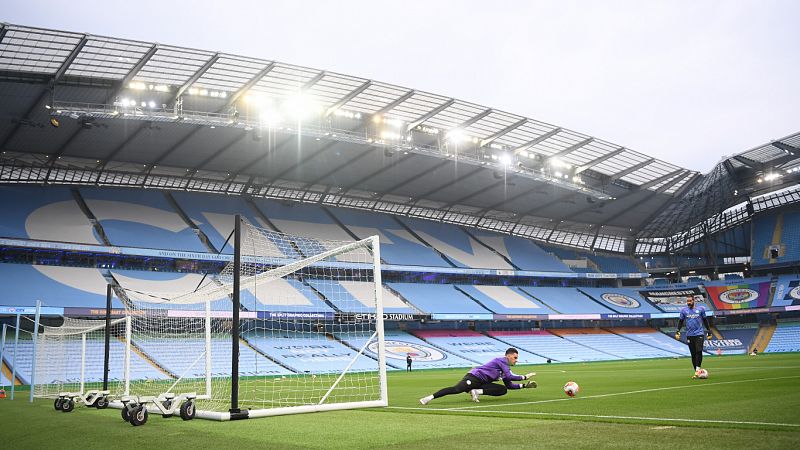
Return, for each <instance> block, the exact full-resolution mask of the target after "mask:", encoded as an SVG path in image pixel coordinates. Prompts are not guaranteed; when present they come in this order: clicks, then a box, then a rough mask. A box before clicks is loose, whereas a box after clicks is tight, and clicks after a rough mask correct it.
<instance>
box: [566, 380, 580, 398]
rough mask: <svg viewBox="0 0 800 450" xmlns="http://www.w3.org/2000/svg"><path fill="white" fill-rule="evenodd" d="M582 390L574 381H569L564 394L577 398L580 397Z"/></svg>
mask: <svg viewBox="0 0 800 450" xmlns="http://www.w3.org/2000/svg"><path fill="white" fill-rule="evenodd" d="M580 390H581V388H580V386H578V383H576V382H574V381H568V382H567V384H565V385H564V393H565V394H567V395H569V396H570V397H575V396H576V395H578V392H579V391H580Z"/></svg>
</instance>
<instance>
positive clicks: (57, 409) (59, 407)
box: [53, 397, 64, 411]
mask: <svg viewBox="0 0 800 450" xmlns="http://www.w3.org/2000/svg"><path fill="white" fill-rule="evenodd" d="M63 402H64V399H63V398H61V397H58V398H57V399H56V401H55V402H54V403H53V406H55V408H56V411H61V403H63Z"/></svg>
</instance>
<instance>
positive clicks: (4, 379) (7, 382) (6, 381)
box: [0, 373, 11, 387]
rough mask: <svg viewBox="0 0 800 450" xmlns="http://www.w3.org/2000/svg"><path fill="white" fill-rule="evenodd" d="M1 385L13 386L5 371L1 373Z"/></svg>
mask: <svg viewBox="0 0 800 450" xmlns="http://www.w3.org/2000/svg"><path fill="white" fill-rule="evenodd" d="M0 386H2V387H8V386H11V381H9V380H8V378H6V374H5V373H0Z"/></svg>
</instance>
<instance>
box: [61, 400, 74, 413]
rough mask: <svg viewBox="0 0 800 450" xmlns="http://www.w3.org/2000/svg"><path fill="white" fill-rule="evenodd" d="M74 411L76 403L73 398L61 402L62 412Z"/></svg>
mask: <svg viewBox="0 0 800 450" xmlns="http://www.w3.org/2000/svg"><path fill="white" fill-rule="evenodd" d="M73 409H75V402H74V401H73V400H72V399H71V398H66V399H64V401H63V402H61V410H62V411H64V412H70V411H72V410H73Z"/></svg>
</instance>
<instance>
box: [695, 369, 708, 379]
mask: <svg viewBox="0 0 800 450" xmlns="http://www.w3.org/2000/svg"><path fill="white" fill-rule="evenodd" d="M697 378H701V379H703V380H705V379H706V378H708V371H707V370H706V369H698V370H697Z"/></svg>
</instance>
